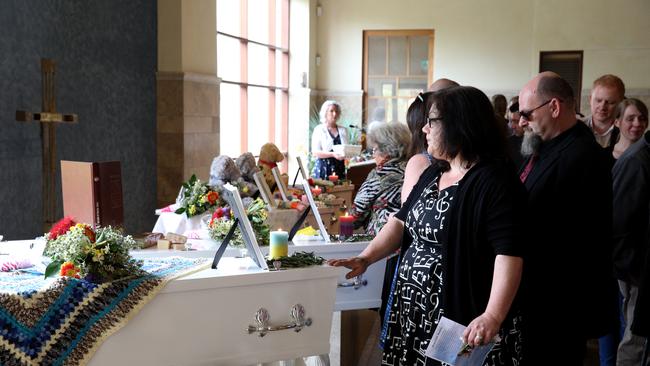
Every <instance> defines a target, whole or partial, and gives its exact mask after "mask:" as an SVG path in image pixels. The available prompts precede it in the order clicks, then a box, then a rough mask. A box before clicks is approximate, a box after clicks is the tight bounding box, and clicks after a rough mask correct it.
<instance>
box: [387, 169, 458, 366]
mask: <svg viewBox="0 0 650 366" xmlns="http://www.w3.org/2000/svg"><path fill="white" fill-rule="evenodd" d="M438 178H439V177H438ZM457 188H458V185H457V184H454V185H452V186H449V187H447V188H445V189H443V190H442V191H438V179H435V180H433V182H432V183H431V184H429V186H428V187H426V188H425V189H424V191H423V192H422V195H421V196H420V199H418V200H417V201H416V202H415V204H414V205H413V207H412V208H411V210H410V212H409V213H408V215H407V217H406V220H405V221H404V228H405V230H408V232H409V234H410V236H411V237H412V238H413V243H412V244H411V246H410V247H409V248H408V250H407V251H406V253H403V255H402V257H403V260H402V263H401V265H400V267H399V273H398V275H397V283H396V285H395V292H394V293H393V304H392V306H391V313H390V315H389V317H388V321H387V333H386V340H385V343H384V353H383V355H382V365H440V363H439V362H437V361H435V360H433V359H430V358H427V357H426V356H425V355H424V354H425V352H426V349H427V347H428V345H429V340H430V339H431V336H432V335H433V331H434V330H435V326H436V324H438V321H439V319H440V317H441V316H442V313H443V311H442V307H441V304H442V297H441V296H442V284H443V280H444V276H443V273H442V268H443V264H442V245H443V244H442V243H440V242H439V241H438V238H439V237H440V234H441V232H442V230H444V229H445V214H446V213H447V211H448V210H449V207H450V205H451V202H452V201H453V199H454V195H455V193H456V191H457Z"/></svg>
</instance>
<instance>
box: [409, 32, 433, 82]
mask: <svg viewBox="0 0 650 366" xmlns="http://www.w3.org/2000/svg"><path fill="white" fill-rule="evenodd" d="M410 41H411V42H410V53H411V54H410V74H411V75H426V74H427V70H428V69H429V37H424V36H423V37H411V38H410Z"/></svg>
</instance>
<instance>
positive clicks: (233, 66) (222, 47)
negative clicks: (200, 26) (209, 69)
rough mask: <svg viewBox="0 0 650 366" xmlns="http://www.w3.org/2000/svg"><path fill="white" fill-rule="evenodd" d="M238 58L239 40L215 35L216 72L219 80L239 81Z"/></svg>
mask: <svg viewBox="0 0 650 366" xmlns="http://www.w3.org/2000/svg"><path fill="white" fill-rule="evenodd" d="M239 56H240V42H239V40H237V39H235V38H231V37H226V36H222V35H220V34H219V35H217V72H218V73H219V77H220V78H222V79H223V80H228V81H241V75H240V66H239V65H240V62H239V58H240V57H239Z"/></svg>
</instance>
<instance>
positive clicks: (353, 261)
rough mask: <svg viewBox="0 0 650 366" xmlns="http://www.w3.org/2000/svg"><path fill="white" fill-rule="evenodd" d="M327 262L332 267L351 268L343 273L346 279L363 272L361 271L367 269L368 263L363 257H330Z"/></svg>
mask: <svg viewBox="0 0 650 366" xmlns="http://www.w3.org/2000/svg"><path fill="white" fill-rule="evenodd" d="M327 264H329V265H330V266H334V267H345V268H348V269H351V271H350V272H348V273H347V274H346V275H345V278H347V279H350V278H353V277H356V276H358V275H360V274H363V272H365V271H366V269H368V266H369V265H370V263H369V262H368V260H367V259H366V258H363V257H352V258H348V259H330V260H328V261H327Z"/></svg>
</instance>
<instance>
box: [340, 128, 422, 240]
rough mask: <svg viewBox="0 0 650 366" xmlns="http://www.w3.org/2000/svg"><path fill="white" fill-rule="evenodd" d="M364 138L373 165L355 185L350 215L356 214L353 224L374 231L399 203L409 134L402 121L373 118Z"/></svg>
mask: <svg viewBox="0 0 650 366" xmlns="http://www.w3.org/2000/svg"><path fill="white" fill-rule="evenodd" d="M367 138H368V146H369V147H371V148H372V155H373V158H374V159H375V162H376V163H377V168H376V169H375V170H373V171H372V172H370V174H368V177H367V178H366V181H365V182H363V184H362V185H361V188H359V192H357V195H356V196H355V198H354V206H353V208H352V215H354V216H355V217H356V221H355V227H357V228H358V227H361V226H363V227H365V229H366V232H367V233H368V234H377V233H378V232H379V229H381V228H382V226H384V224H385V223H386V221H388V217H389V216H390V215H391V214H394V213H395V212H397V211H398V210H399V208H400V207H401V205H402V201H401V190H402V183H403V182H404V168H405V167H406V149H407V148H408V146H409V142H410V140H411V134H410V132H409V130H408V127H406V125H404V124H402V123H399V122H392V123H383V122H375V123H373V124H371V125H370V128H369V131H368V137H367Z"/></svg>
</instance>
